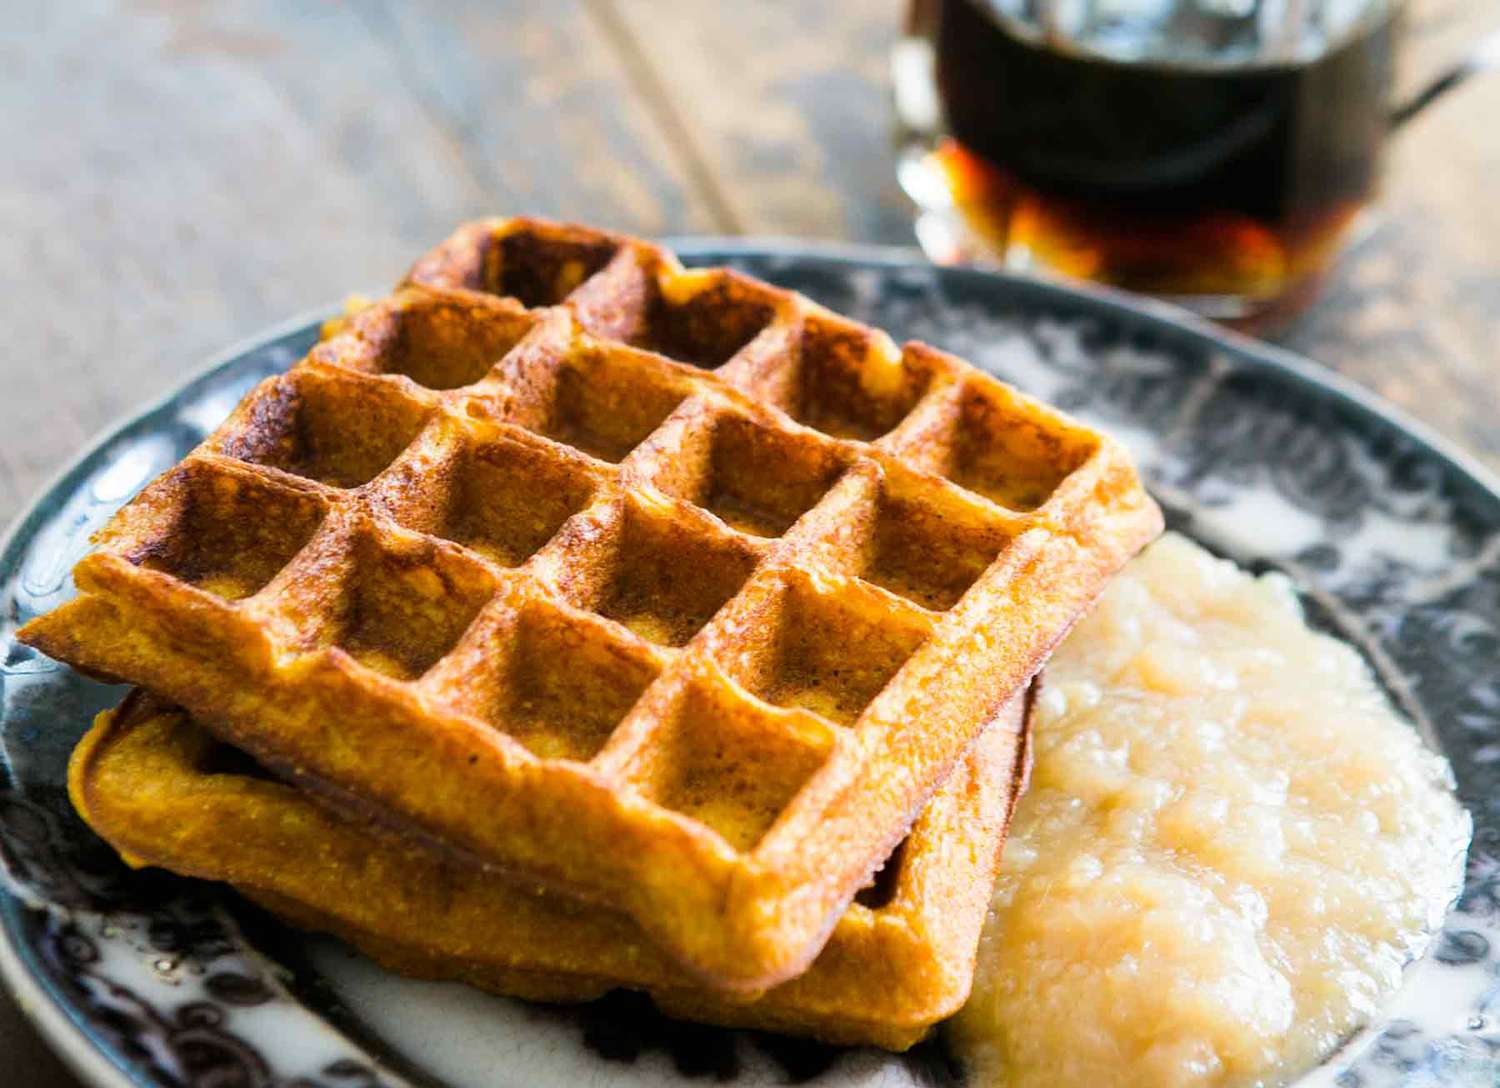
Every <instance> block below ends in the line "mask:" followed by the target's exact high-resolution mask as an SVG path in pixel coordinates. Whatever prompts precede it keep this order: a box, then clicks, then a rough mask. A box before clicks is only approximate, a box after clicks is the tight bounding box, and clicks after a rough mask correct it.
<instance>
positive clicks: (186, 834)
mask: <svg viewBox="0 0 1500 1088" xmlns="http://www.w3.org/2000/svg"><path fill="white" fill-rule="evenodd" d="M1022 716H1023V711H1022V708H1021V700H1020V699H1017V700H1015V701H1014V702H1013V704H1012V705H1011V706H1009V707H1007V708H1006V710H1005V711H1003V712H1002V714H1001V717H1000V718H999V719H998V720H997V722H996V723H995V724H994V725H993V726H992V727H991V728H989V729H987V730H986V731H985V733H984V734H982V735H981V737H980V739H979V740H978V741H977V742H976V743H975V746H974V748H973V749H971V751H970V752H969V754H968V755H967V756H966V757H965V759H964V761H963V763H962V764H960V766H959V768H958V769H957V770H956V771H955V772H954V774H953V775H951V776H950V777H949V779H948V781H947V782H946V783H945V784H944V785H943V787H942V789H941V790H940V791H939V792H938V793H937V794H935V795H934V797H933V799H932V800H931V801H930V802H929V803H928V805H927V807H926V809H924V810H923V814H922V816H921V817H920V818H919V819H918V820H917V823H916V825H915V826H914V827H913V829H912V831H911V834H910V835H909V836H908V837H907V839H906V840H905V842H904V843H903V844H902V846H901V847H899V848H898V851H897V853H896V855H895V858H894V862H893V863H892V864H888V865H887V866H886V867H885V868H884V869H882V871H881V874H880V879H879V880H878V881H877V883H876V884H874V885H872V886H871V887H869V888H867V889H866V890H865V891H864V892H862V893H861V895H860V897H859V898H858V900H857V901H856V903H855V904H853V905H851V906H850V908H849V909H848V911H847V912H846V913H845V914H844V916H843V917H842V918H841V919H840V920H839V922H838V924H837V925H836V926H835V927H834V930H833V934H832V936H831V937H830V938H829V942H828V945H827V946H826V947H825V948H824V950H823V952H822V953H821V955H820V956H819V957H818V959H817V960H816V961H814V963H813V966H812V967H811V968H810V969H809V970H808V971H807V972H806V973H805V974H803V975H802V976H800V977H799V978H797V979H794V980H793V981H791V982H788V983H785V984H783V985H781V986H778V987H776V988H775V989H772V990H770V991H768V992H767V993H765V994H764V995H763V996H761V997H760V998H759V999H757V1000H752V1001H748V1002H740V1001H735V1000H733V999H726V998H725V997H724V995H722V994H720V993H717V992H711V991H707V990H705V989H703V988H702V987H701V986H699V985H697V984H696V982H695V980H694V979H692V978H691V977H690V976H688V975H686V974H685V973H684V972H683V971H682V970H681V969H679V968H678V967H677V966H676V965H675V964H674V963H673V962H672V961H671V960H670V959H669V958H668V957H666V956H664V955H663V954H662V953H660V952H658V951H657V950H656V949H655V948H654V947H652V946H651V945H650V943H649V942H648V941H647V940H646V939H645V937H644V936H643V935H642V933H641V931H640V929H639V927H637V926H635V925H633V924H632V923H631V922H629V921H628V920H627V919H625V918H624V917H622V916H620V915H618V914H614V913H612V912H610V911H606V910H602V909H600V908H597V907H592V906H586V905H582V904H578V903H576V902H573V901H571V900H567V899H564V898H561V897H558V896H556V895H551V894H547V893H544V892H540V893H539V892H536V891H530V890H523V889H521V888H519V887H518V886H517V885H515V884H512V883H511V882H509V881H507V880H505V879H503V878H502V877H500V876H499V875H497V874H495V873H494V872H493V871H487V870H484V869H482V868H479V867H476V866H474V865H472V864H468V863H465V862H462V861H458V860H455V859H454V858H452V856H451V855H448V854H445V853H443V852H439V851H434V850H432V849H430V848H426V847H424V846H422V845H420V844H418V843H416V842H414V841H413V840H412V839H410V838H409V837H404V836H399V835H396V834H393V833H390V832H375V833H374V834H372V833H371V832H370V830H369V829H368V828H367V827H365V826H362V825H360V824H358V823H354V822H351V821H349V820H347V819H343V818H340V817H339V816H337V815H336V814H334V813H333V812H332V811H331V810H329V809H328V808H327V807H326V806H322V805H318V804H315V803H314V802H313V801H312V800H311V799H310V798H309V797H308V796H307V795H306V794H304V793H302V792H301V791H298V790H296V789H294V788H292V787H290V786H287V785H285V784H283V783H281V782H278V781H275V780H272V779H269V778H267V777H265V776H264V775H263V774H262V773H257V768H256V767H255V766H254V765H253V764H252V763H251V762H250V761H249V760H248V759H246V758H245V757H244V756H243V755H241V754H240V753H238V752H236V751H235V750H233V749H230V748H228V747H227V746H225V745H223V744H222V743H220V742H218V741H215V740H214V739H213V738H212V737H211V735H210V734H208V733H207V732H205V731H203V730H202V729H200V728H199V727H197V726H196V725H195V724H194V723H193V722H192V721H191V719H189V718H188V717H187V715H186V714H185V713H183V712H182V711H180V710H177V709H174V708H171V707H169V706H168V705H167V704H165V703H163V702H162V701H160V700H158V699H155V698H154V697H152V696H149V695H146V694H144V693H142V692H136V693H134V694H132V695H131V696H129V697H128V698H127V699H126V701H125V703H124V704H122V706H121V707H119V708H118V709H116V710H114V711H106V712H105V713H103V714H101V715H100V716H99V718H98V720H97V722H96V724H95V727H94V728H93V730H92V731H90V733H89V734H88V735H87V736H86V737H85V738H84V740H83V742H82V743H81V744H80V745H79V747H78V749H77V751H76V753H75V755H74V757H73V762H72V767H71V775H70V787H71V792H72V795H73V800H74V804H75V805H76V806H77V808H78V811H79V812H80V813H81V814H82V815H83V817H84V818H85V819H86V820H87V821H88V823H89V824H90V825H91V826H92V827H93V828H94V829H95V830H96V831H97V832H98V833H99V834H100V835H102V836H103V837H104V838H105V839H106V840H108V841H109V842H110V843H111V844H112V845H114V846H115V848H116V849H118V850H119V851H120V852H121V854H123V855H124V856H125V857H127V858H128V859H129V860H131V861H132V863H134V864H137V865H146V864H149V865H158V866H161V867H163V868H166V869H170V870H173V871H175V872H178V873H183V874H187V875H192V876H197V877H202V878H206V879H211V880H221V881H226V882H228V883H230V884H232V885H234V886H235V887H236V888H237V889H238V890H239V891H240V892H242V893H243V894H245V895H247V896H248V897H250V898H252V899H254V900H256V901H258V902H260V903H261V904H263V905H264V906H266V907H268V908H270V909H271V910H273V911H274V912H276V913H277V914H280V915H282V916H284V917H286V918H288V919H289V920H291V921H293V922H294V923H296V924H299V925H303V926H308V927H311V928H315V929H319V930H323V931H327V932H332V933H335V934H337V935H339V936H342V937H344V938H345V939H347V940H349V941H350V943H352V944H354V945H356V946H357V947H359V948H361V949H362V950H364V951H365V952H366V953H367V954H369V955H370V956H371V957H372V958H373V959H375V960H377V961H379V962H381V963H382V964H384V965H386V966H388V967H391V968H393V969H394V970H397V971H400V972H402V973H404V974H412V975H417V976H419V977H425V978H439V979H456V980H460V981H464V982H468V983H471V984H473V985H477V986H479V987H480V988H482V989H486V990H490V991H493V992H497V993H501V994H507V995H511V996H516V997H525V998H530V999H533V1000H543V1001H582V1000H588V999H591V998H594V997H598V996H600V995H601V994H603V993H604V992H606V991H607V990H610V989H613V988H615V987H629V988H635V989H643V990H647V991H649V992H650V993H651V994H652V996H653V998H654V1000H655V1001H656V1002H657V1004H658V1005H660V1006H661V1007H662V1008H663V1009H664V1010H665V1011H668V1012H670V1013H672V1014H675V1015H677V1016H680V1017H682V1018H685V1019H691V1020H700V1021H705V1022H708V1023H718V1024H728V1025H731V1026H741V1027H759V1028H767V1029H771V1030H778V1031H792V1032H797V1033H800V1034H807V1035H812V1036H815V1037H818V1038H822V1039H825V1040H827V1041H829V1042H837V1043H851V1044H873V1045H877V1046H884V1047H888V1048H891V1049H898V1050H899V1049H905V1048H906V1047H908V1046H910V1045H911V1044H912V1043H914V1042H916V1041H917V1040H918V1039H919V1038H921V1037H922V1035H923V1034H924V1033H925V1032H926V1030H927V1028H928V1027H929V1026H930V1025H932V1024H933V1023H935V1022H936V1021H937V1020H940V1019H942V1018H944V1017H946V1016H948V1015H949V1014H950V1013H952V1012H953V1011H954V1010H956V1009H957V1008H958V1006H959V1005H960V1004H961V1003H962V1002H963V1001H964V999H965V998H966V996H967V995H968V990H969V980H970V977H971V975H972V974H973V965H974V953H975V946H976V943H977V941H978V937H979V927H980V924H981V922H982V921H983V919H984V915H985V908H986V905H987V900H988V897H989V889H990V887H991V886H992V884H993V882H994V871H995V862H996V858H997V856H998V853H999V844H1000V842H1001V841H1002V840H1003V838H1004V834H1005V826H1006V824H1007V823H1008V822H1009V819H1010V813H1011V808H1012V805H1013V802H1014V799H1015V797H1016V795H1017V793H1018V791H1019V786H1020V780H1021V778H1022V777H1023V776H1024V774H1025V768H1026V765H1027V760H1026V735H1027V734H1026V731H1025V729H1024V728H1023V722H1022Z"/></svg>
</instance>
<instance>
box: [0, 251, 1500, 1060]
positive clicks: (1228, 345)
mask: <svg viewBox="0 0 1500 1088" xmlns="http://www.w3.org/2000/svg"><path fill="white" fill-rule="evenodd" d="M663 242H664V244H665V245H667V246H669V247H670V248H671V249H673V250H674V251H675V252H676V253H677V254H678V255H679V256H681V257H684V258H687V259H689V260H692V259H695V258H704V257H708V256H725V257H730V258H734V257H743V258H773V259H774V258H787V259H791V260H794V261H803V262H821V263H833V264H838V265H844V266H866V267H874V268H877V269H882V270H893V269H913V270H920V271H924V272H925V271H933V270H935V271H937V272H938V273H939V274H940V276H941V277H948V276H952V277H957V278H959V279H968V280H974V281H978V282H987V283H990V284H994V285H998V286H999V287H1000V289H1001V290H1002V291H1004V292H1008V293H1009V294H1011V295H1012V296H1013V297H1015V298H1017V299H1019V300H1020V302H1021V303H1022V304H1023V305H1024V304H1025V302H1026V301H1028V300H1038V301H1044V302H1049V303H1053V304H1064V305H1066V304H1069V303H1071V304H1072V305H1074V306H1077V305H1078V304H1079V303H1082V304H1083V309H1085V310H1088V309H1092V310H1094V311H1095V312H1098V311H1100V310H1102V311H1104V312H1106V313H1107V314H1109V315H1110V316H1113V317H1116V318H1117V319H1120V320H1122V321H1124V322H1126V323H1135V324H1136V325H1138V326H1139V325H1141V324H1142V323H1144V325H1145V326H1146V327H1149V328H1151V329H1153V330H1156V331H1166V332H1169V333H1171V334H1173V335H1175V336H1176V337H1178V338H1179V339H1178V343H1179V344H1189V345H1192V346H1195V347H1198V348H1202V349H1207V350H1210V351H1227V352H1228V353H1230V354H1231V355H1232V356H1234V357H1235V359H1236V360H1237V361H1238V362H1240V363H1245V364H1248V365H1250V366H1251V367H1254V368H1259V369H1261V370H1265V371H1271V372H1273V373H1277V374H1280V375H1282V376H1284V377H1286V378H1289V379H1291V380H1292V381H1293V383H1294V384H1295V385H1296V386H1298V387H1299V389H1300V390H1301V391H1303V392H1305V393H1307V394H1309V395H1311V396H1313V397H1315V398H1318V399H1321V400H1323V401H1324V402H1325V403H1332V404H1334V405H1336V406H1338V407H1341V408H1344V409H1346V410H1349V411H1351V412H1352V413H1353V414H1354V415H1356V416H1364V417H1367V418H1370V419H1373V420H1375V421H1377V422H1378V423H1380V424H1381V425H1382V426H1384V427H1386V428H1389V429H1390V430H1391V431H1393V432H1396V433H1398V434H1404V435H1406V436H1408V437H1409V438H1411V439H1412V440H1414V441H1415V442H1416V443H1418V444H1419V445H1420V446H1422V447H1425V449H1426V451H1427V452H1428V453H1429V454H1430V455H1431V456H1434V457H1437V458H1439V459H1441V460H1443V461H1446V462H1447V464H1448V466H1449V468H1450V470H1451V471H1453V472H1454V473H1455V475H1456V476H1457V478H1458V479H1459V480H1461V481H1462V482H1463V483H1464V485H1465V486H1466V487H1467V488H1468V489H1469V490H1470V491H1471V492H1472V493H1473V494H1474V495H1476V496H1478V497H1479V498H1480V500H1481V501H1483V502H1488V503H1490V504H1491V505H1492V506H1493V507H1494V508H1495V510H1496V511H1497V515H1500V473H1497V472H1496V471H1495V470H1492V469H1490V468H1489V467H1488V466H1487V465H1485V464H1484V463H1483V462H1481V461H1480V460H1479V458H1478V457H1477V456H1476V455H1474V454H1472V453H1470V452H1469V451H1468V450H1466V449H1464V448H1463V447H1461V446H1460V445H1459V444H1458V442H1457V440H1455V439H1451V438H1449V437H1447V436H1446V435H1444V434H1442V433H1440V432H1438V431H1437V430H1436V429H1435V428H1434V427H1433V426H1432V425H1430V424H1427V423H1425V422H1423V421H1421V420H1419V419H1416V418H1415V417H1413V416H1412V415H1410V414H1409V413H1408V412H1407V411H1406V410H1405V409H1403V408H1401V407H1399V406H1397V405H1395V404H1393V403H1391V402H1390V401H1388V400H1386V399H1385V398H1384V397H1383V396H1381V395H1380V394H1379V393H1377V392H1375V391H1374V390H1372V389H1370V388H1368V387H1367V386H1364V385H1362V384H1360V383H1359V382H1357V381H1355V380H1354V379H1352V378H1350V377H1348V376H1346V375H1343V374H1341V373H1339V372H1337V371H1335V370H1333V369H1331V368H1329V367H1327V366H1324V365H1322V364H1319V363H1317V362H1316V361H1314V360H1313V359H1312V358H1310V357H1309V356H1306V355H1303V354H1301V353H1299V352H1296V351H1294V350H1292V349H1289V348H1285V347H1282V346H1280V345H1277V344H1272V343H1266V342H1263V341H1259V340H1255V339H1253V338H1251V337H1249V336H1246V335H1244V334H1241V333H1237V332H1234V331H1232V330H1229V329H1224V328H1221V327H1219V326H1217V325H1214V324H1212V323H1211V322H1209V321H1207V320H1206V319H1204V318H1202V317H1199V316H1198V315H1196V314H1194V313H1192V312H1190V311H1188V310H1186V309H1184V308H1182V307H1179V306H1176V305H1173V304H1171V303H1168V302H1163V301H1160V300H1157V299H1152V298H1149V297H1144V296H1137V295H1132V294H1129V293H1127V292H1125V291H1122V290H1119V289H1116V288H1112V287H1108V286H1102V285H1098V284H1089V283H1080V282H1074V281H1070V280H1068V281H1065V280H1062V279H1060V278H1057V277H1052V276H1043V275H1033V274H1025V273H1018V272H1012V271H1008V270H1004V269H991V268H983V267H945V266H938V265H933V264H931V263H930V262H929V261H927V260H926V258H925V257H923V256H922V254H921V252H920V250H917V249H916V248H915V247H907V246H892V245H870V244H863V243H843V242H830V241H820V240H812V239H802V238H795V237H777V236H715V235H693V236H687V237H671V238H666V239H664V240H663ZM382 293H383V292H379V291H377V292H376V293H375V294H376V296H378V295H380V294H382ZM342 309H343V307H342V304H341V303H329V304H326V305H323V306H318V307H313V308H310V309H307V310H304V311H302V312H300V313H298V314H296V315H294V316H292V317H289V318H285V319H283V320H281V321H277V322H275V323H273V324H270V325H268V326H266V327H264V328H262V329H260V330H258V331H256V332H254V333H251V334H249V335H247V336H243V337H240V338H238V339H237V340H235V341H234V342H233V343H231V344H230V345H229V346H228V347H225V348H223V349H221V350H219V351H216V352H214V353H212V354H211V355H209V356H208V359H207V361H206V362H204V363H203V364H201V365H199V366H197V367H192V368H189V369H188V371H187V373H186V374H185V375H184V376H183V378H182V379H181V380H180V381H177V382H175V383H174V384H172V385H171V386H170V387H169V388H168V389H166V390H165V391H164V392H162V393H161V394H160V395H158V396H156V397H153V398H150V399H149V400H147V401H145V402H144V403H143V404H141V405H140V406H138V407H135V408H132V409H127V410H125V411H124V412H121V413H120V414H118V415H116V416H115V417H113V418H112V419H111V420H110V422H108V423H107V424H105V425H104V426H103V427H101V428H100V429H99V430H98V431H96V432H95V433H94V434H93V435H92V436H91V437H90V438H89V439H88V441H86V442H85V443H84V444H83V445H82V447H81V448H80V449H79V451H78V452H77V453H76V454H75V455H74V456H72V457H71V458H69V459H68V460H66V461H65V462H64V463H63V464H62V466H61V467H60V468H58V469H57V470H56V471H55V472H53V473H52V474H51V475H50V476H49V477H47V478H46V479H45V480H44V482H43V483H42V484H41V485H40V486H39V487H37V488H36V489H35V490H34V491H33V492H32V494H31V495H30V496H29V497H28V499H27V500H26V501H25V502H24V503H23V504H22V506H21V508H20V511H19V513H18V514H17V515H16V516H15V517H14V518H13V519H12V520H11V521H10V523H9V524H8V525H7V526H6V527H5V528H4V530H3V531H0V567H5V566H8V565H10V563H12V562H13V561H14V558H15V557H14V555H13V552H14V551H15V549H16V548H17V547H18V545H19V543H20V541H21V540H22V538H23V537H25V536H27V535H28V534H29V532H31V531H34V529H35V527H36V522H37V520H38V519H39V518H40V517H41V516H42V508H43V505H44V503H45V501H46V500H47V498H48V497H49V496H51V495H54V494H55V493H57V492H58V491H60V490H62V489H63V488H65V487H66V486H67V485H69V483H70V482H71V478H72V477H73V476H74V475H76V474H77V473H78V472H79V471H80V470H81V469H82V468H83V466H84V465H85V464H87V463H88V462H90V461H91V460H92V459H93V458H94V457H95V456H96V455H97V454H98V453H99V452H100V451H101V450H103V449H104V448H105V447H107V446H108V445H109V444H110V443H111V442H114V441H116V440H117V439H118V438H119V437H120V436H121V435H122V434H123V433H124V432H125V431H126V430H127V429H128V428H130V427H132V426H135V425H137V424H139V423H140V422H141V421H143V420H145V419H147V418H148V417H150V416H152V415H154V414H156V413H158V412H161V411H163V410H165V409H166V408H167V407H168V406H169V405H171V404H172V403H174V402H175V401H176V400H177V399H178V398H179V397H181V395H182V393H183V391H184V390H186V389H187V388H189V387H190V386H192V385H194V384H195V383H198V382H200V381H202V380H204V379H207V378H209V377H210V376H212V375H213V374H215V373H216V372H218V371H219V370H221V369H223V368H225V367H227V366H229V365H230V364H232V363H233V362H235V361H236V360H237V359H240V358H242V357H243V356H245V355H247V354H249V353H251V352H253V351H256V350H258V349H261V348H264V347H265V346H267V345H268V344H270V343H273V342H275V341H278V340H284V339H288V338H291V337H294V336H297V335H298V334H302V333H305V332H307V331H309V330H311V329H312V328H314V327H316V326H317V325H319V324H321V323H322V322H324V321H326V320H328V319H329V318H330V317H332V316H336V315H337V314H338V313H340V312H342ZM8 625H9V624H8V621H7V626H8ZM18 906H20V907H25V904H24V903H23V902H22V900H21V899H20V898H19V897H17V896H14V895H12V894H10V893H9V891H7V890H6V889H4V888H3V887H0V984H3V985H4V987H5V988H6V989H7V990H8V991H9V994H10V996H11V997H12V998H13V1000H14V1002H15V1004H16V1007H17V1008H19V1009H20V1010H21V1012H22V1014H23V1015H24V1016H25V1018H26V1020H27V1021H28V1022H29V1023H30V1024H31V1025H32V1026H33V1027H34V1028H35V1029H36V1031H37V1033H38V1035H40V1036H41V1038H42V1039H43V1041H44V1043H45V1044H46V1045H47V1046H48V1047H49V1048H50V1049H51V1051H52V1053H53V1054H55V1055H56V1056H57V1057H58V1059H59V1060H60V1061H61V1062H62V1063H63V1064H64V1065H65V1066H66V1067H67V1068H68V1069H69V1070H70V1071H71V1072H72V1073H73V1074H74V1075H76V1076H77V1077H78V1078H79V1080H80V1081H82V1082H83V1083H84V1084H86V1085H88V1086H90V1088H140V1086H141V1085H142V1084H144V1083H145V1082H143V1081H142V1080H141V1079H140V1075H139V1074H140V1070H139V1069H138V1068H135V1067H133V1064H132V1063H130V1062H129V1059H128V1057H126V1056H125V1055H123V1054H119V1053H117V1052H115V1051H112V1050H110V1049H107V1048H106V1047H105V1046H102V1045H101V1043H100V1041H97V1040H96V1039H95V1037H94V1035H93V1034H92V1033H91V1029H90V1027H89V1025H88V1023H87V1022H86V1020H85V1019H84V1018H83V1016H82V1013H81V1011H80V1010H79V1008H78V1007H77V1006H76V1005H75V1004H74V1003H72V1002H70V1001H68V1000H67V998H66V996H65V995H64V994H62V993H61V992H60V991H57V990H56V988H55V987H53V986H51V985H49V984H48V983H47V982H46V980H45V979H44V978H43V977H42V976H40V975H39V974H38V973H37V972H35V971H34V970H33V968H32V965H31V964H30V963H29V962H28V960H27V958H26V956H25V955H24V954H23V951H22V947H21V945H22V940H21V934H20V933H19V932H18V927H17V925H16V920H17V919H18V917H19V911H18V909H17V908H18Z"/></svg>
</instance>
